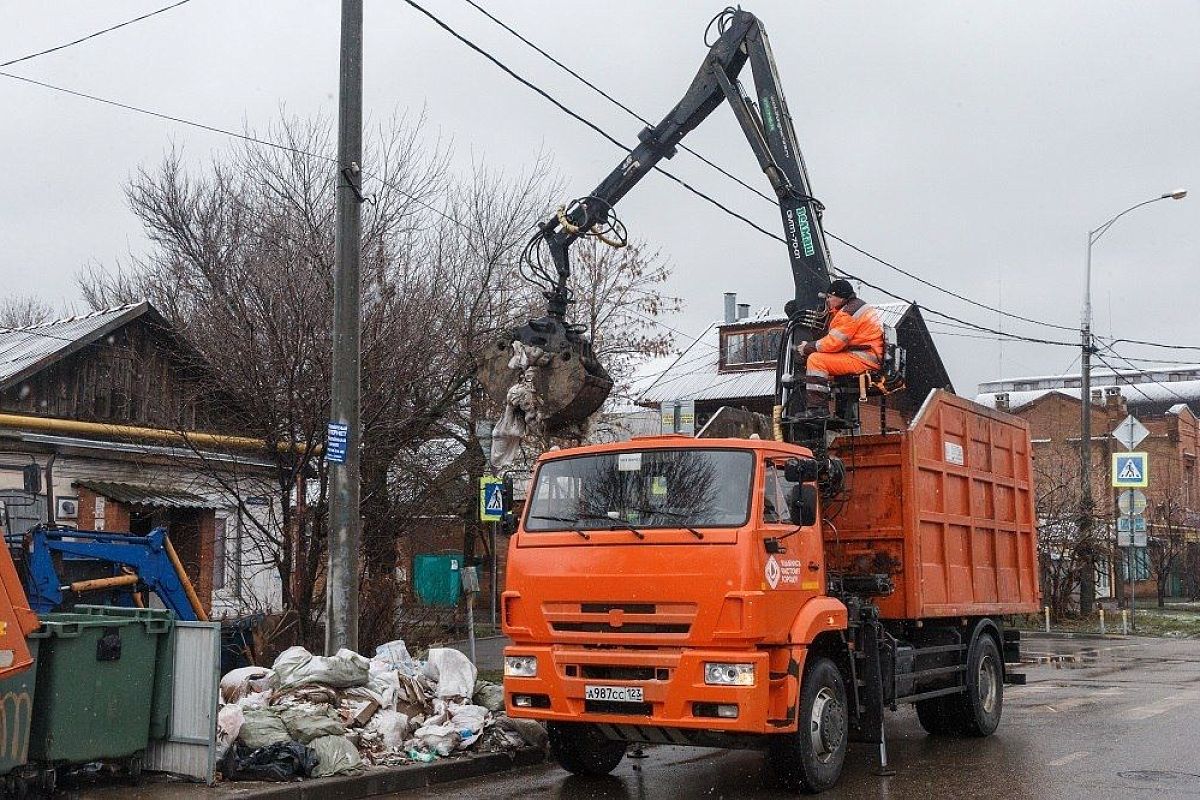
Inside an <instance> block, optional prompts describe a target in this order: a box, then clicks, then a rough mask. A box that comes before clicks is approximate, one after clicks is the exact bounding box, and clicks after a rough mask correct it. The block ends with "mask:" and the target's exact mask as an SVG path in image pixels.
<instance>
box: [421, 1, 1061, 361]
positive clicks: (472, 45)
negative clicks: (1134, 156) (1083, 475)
mask: <svg viewBox="0 0 1200 800" xmlns="http://www.w3.org/2000/svg"><path fill="white" fill-rule="evenodd" d="M405 2H406V3H408V5H410V6H412V7H413V8H414V9H416V10H417V11H419V12H420V13H422V14H424V15H425V16H426V17H428V18H429V19H430V20H432V21H433V22H434V23H435V24H436V25H437V26H438V27H440V28H442V29H443V30H445V31H446V32H447V33H449V34H450V35H451V36H453V37H454V38H455V39H457V40H458V41H460V42H462V43H463V44H464V45H466V46H467V47H469V48H470V49H471V50H473V51H475V52H476V53H478V54H479V55H481V56H483V57H484V58H486V59H487V60H488V61H490V62H492V63H493V64H494V65H496V67H498V68H499V69H500V70H502V71H503V72H504V73H505V74H507V75H509V76H511V77H512V78H513V79H514V80H516V81H517V82H519V83H520V84H522V85H523V86H525V87H527V88H529V89H530V90H531V91H533V92H535V93H537V94H538V95H539V96H541V97H543V98H545V99H546V100H548V101H549V102H550V103H551V104H553V105H554V106H555V107H556V108H558V109H560V110H561V111H563V112H564V113H565V114H567V115H568V116H570V117H571V118H572V119H575V120H578V121H579V122H581V123H583V124H584V125H586V126H587V127H588V128H590V129H591V130H593V131H595V132H596V133H598V134H600V135H601V136H602V137H604V139H605V140H607V141H608V142H610V143H612V144H614V145H616V146H617V147H619V148H621V149H622V150H625V151H627V150H628V148H626V147H625V145H623V144H621V142H620V141H619V140H618V139H616V138H615V137H614V136H612V135H611V134H609V133H608V132H607V131H605V130H604V129H603V128H601V127H600V126H599V125H597V124H596V123H594V122H592V121H591V120H589V119H587V118H585V117H584V116H583V115H581V114H579V113H578V112H576V111H573V110H572V109H570V108H568V107H567V106H566V105H564V104H563V103H562V102H561V101H559V100H558V99H556V98H554V97H553V96H551V95H550V94H549V93H548V92H546V91H545V90H544V89H542V88H541V87H539V86H537V85H535V84H534V83H533V82H532V81H530V80H528V79H527V78H524V77H522V76H521V75H519V74H517V73H516V72H515V71H513V69H512V68H510V67H509V66H508V65H506V64H504V63H503V62H502V61H500V59H498V58H496V57H495V56H493V55H492V54H491V53H488V52H487V51H485V50H484V49H483V48H481V47H480V46H479V45H477V44H475V43H474V42H472V41H471V40H470V39H468V38H466V37H465V36H463V35H462V34H460V33H459V32H458V31H456V30H454V29H453V28H452V27H450V26H449V25H448V24H447V23H445V22H444V21H442V20H441V19H440V18H439V17H437V16H436V15H435V14H433V13H432V12H431V11H429V10H427V9H426V8H424V7H423V6H421V4H420V3H417V2H416V0H405ZM655 170H656V171H657V172H659V173H660V174H662V175H665V176H667V177H668V178H670V179H671V180H673V181H675V182H676V183H678V184H679V185H680V186H682V187H683V188H685V189H687V190H688V191H690V192H691V193H692V194H695V195H696V196H697V197H700V198H701V199H703V200H705V201H707V202H709V203H711V204H712V205H714V206H716V207H717V208H719V209H720V210H722V211H724V212H725V213H726V214H729V215H730V216H732V217H735V218H736V219H739V220H741V221H742V222H744V223H746V224H747V225H749V226H750V227H752V228H754V229H755V230H757V231H758V232H759V233H762V234H763V235H765V236H768V237H770V238H772V239H774V240H776V241H778V242H780V243H782V244H786V243H787V242H786V240H784V238H783V237H781V236H780V235H778V234H776V233H772V232H771V231H768V230H767V229H765V228H763V227H762V226H760V225H759V224H758V223H756V222H754V221H753V220H751V219H749V218H747V217H745V216H743V215H741V214H739V213H737V212H736V211H733V210H732V209H730V208H729V207H728V206H726V205H724V204H723V203H721V202H720V201H718V200H716V199H715V198H713V197H711V196H709V195H707V194H705V193H704V192H701V191H700V190H699V189H696V188H695V187H694V186H692V185H691V184H689V183H687V182H686V181H684V180H683V179H681V178H679V177H677V176H675V175H673V174H671V173H670V172H668V171H667V170H665V169H662V168H660V167H655ZM810 269H812V268H811V267H810ZM812 271H813V273H814V274H816V275H818V277H823V276H820V275H819V273H817V271H816V270H815V269H812ZM838 271H839V272H841V273H842V274H844V275H846V276H847V277H849V278H851V279H853V280H856V281H858V282H859V283H862V284H864V285H866V286H869V287H871V288H872V289H875V290H876V291H879V292H882V293H883V294H885V295H887V296H888V297H892V298H894V299H896V300H901V301H904V302H910V303H911V302H912V301H911V300H908V299H907V298H905V297H902V296H901V295H898V294H896V293H894V292H891V291H889V290H887V289H884V288H883V287H882V286H878V285H876V284H874V283H871V282H870V281H868V280H866V279H865V278H862V277H859V276H857V275H854V274H853V273H850V272H846V271H845V270H838ZM914 305H916V304H915V303H914ZM921 308H923V309H924V310H925V311H927V312H929V313H931V314H934V315H936V316H939V317H943V318H945V319H948V320H951V321H953V322H958V323H961V324H963V325H969V326H970V327H972V328H976V329H978V330H981V331H984V332H985V333H993V334H998V335H1002V336H1010V337H1012V338H1013V339H1018V340H1021V341H1028V342H1037V343H1039V344H1047V345H1055V346H1059V347H1078V346H1079V345H1078V343H1076V342H1061V341H1055V340H1052V339H1041V338H1037V337H1032V336H1023V335H1020V334H1013V333H1005V332H1004V331H998V330H996V329H994V328H989V327H987V326H984V325H979V324H977V323H973V322H969V321H967V320H964V319H961V318H960V317H956V316H954V315H952V314H947V313H945V312H943V311H937V310H935V309H932V308H929V307H928V306H921ZM993 310H994V309H993ZM1072 330H1073V329H1072Z"/></svg>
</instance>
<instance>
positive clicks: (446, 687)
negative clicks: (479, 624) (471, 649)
mask: <svg viewBox="0 0 1200 800" xmlns="http://www.w3.org/2000/svg"><path fill="white" fill-rule="evenodd" d="M422 671H423V672H424V673H425V677H427V678H429V680H431V681H434V682H435V683H436V684H437V686H436V688H435V690H434V694H435V695H436V696H437V697H441V698H450V697H459V698H463V699H467V700H469V699H470V698H471V696H472V695H473V694H474V693H475V678H476V677H477V676H478V670H476V669H475V665H474V664H472V663H471V659H469V658H467V657H466V656H465V655H463V654H462V653H460V652H459V651H457V650H454V649H453V648H449V647H435V648H433V649H431V650H430V651H429V657H428V659H427V660H426V662H425V666H424V667H423V668H422Z"/></svg>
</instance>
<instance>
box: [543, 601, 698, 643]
mask: <svg viewBox="0 0 1200 800" xmlns="http://www.w3.org/2000/svg"><path fill="white" fill-rule="evenodd" d="M542 612H543V613H544V614H545V618H546V622H547V623H549V625H550V629H551V630H552V631H554V632H555V633H565V634H606V635H612V636H631V635H650V636H686V635H687V634H688V633H689V632H691V629H692V621H693V620H694V619H695V617H696V604H695V603H635V602H620V601H613V602H591V601H589V602H586V603H584V602H546V603H543V604H542Z"/></svg>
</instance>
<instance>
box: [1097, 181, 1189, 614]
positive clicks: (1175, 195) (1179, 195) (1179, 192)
mask: <svg viewBox="0 0 1200 800" xmlns="http://www.w3.org/2000/svg"><path fill="white" fill-rule="evenodd" d="M1185 197H1187V190H1186V189H1176V190H1175V191H1173V192H1165V193H1164V194H1161V195H1159V196H1158V197H1152V198H1150V199H1149V200H1143V201H1142V202H1140V203H1136V204H1134V205H1132V206H1130V207H1129V208H1127V209H1125V210H1124V211H1122V212H1121V213H1120V214H1117V215H1116V216H1115V217H1113V218H1112V219H1110V220H1108V221H1107V222H1105V223H1104V224H1103V225H1101V226H1099V227H1098V228H1094V229H1093V230H1090V231H1088V234H1087V251H1086V252H1087V255H1086V258H1085V259H1084V267H1083V313H1082V315H1081V321H1080V325H1079V344H1080V354H1079V364H1080V372H1081V376H1080V377H1081V379H1080V381H1079V384H1080V385H1079V390H1080V392H1081V395H1082V396H1081V398H1080V399H1081V400H1082V403H1081V404H1080V419H1079V480H1080V486H1079V541H1080V542H1083V543H1084V546H1085V550H1084V569H1083V572H1084V575H1083V579H1082V580H1081V581H1080V585H1079V611H1080V613H1082V614H1090V613H1092V603H1093V601H1094V600H1095V595H1096V582H1095V577H1094V575H1095V562H1094V561H1093V559H1092V547H1091V544H1090V541H1091V535H1092V525H1093V523H1094V521H1095V502H1094V501H1093V499H1092V353H1094V352H1095V349H1096V348H1095V344H1094V342H1093V340H1092V246H1093V245H1095V244H1096V242H1098V241H1099V240H1100V237H1101V236H1103V235H1104V234H1105V233H1107V232H1108V229H1109V228H1111V227H1112V226H1113V223H1115V222H1116V221H1117V220H1119V219H1120V218H1121V217H1123V216H1125V215H1126V214H1128V213H1129V212H1130V211H1133V210H1135V209H1138V208H1141V207H1142V206H1146V205H1150V204H1151V203H1157V202H1158V201H1159V200H1182V199H1183V198H1185Z"/></svg>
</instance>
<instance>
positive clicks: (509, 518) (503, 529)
mask: <svg viewBox="0 0 1200 800" xmlns="http://www.w3.org/2000/svg"><path fill="white" fill-rule="evenodd" d="M516 532H517V517H516V515H515V514H513V513H512V512H511V511H505V512H504V514H503V515H501V517H500V533H502V534H504V535H505V536H512V535H513V534H514V533H516Z"/></svg>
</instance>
